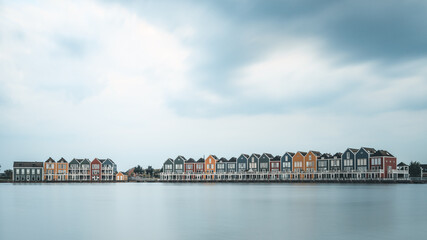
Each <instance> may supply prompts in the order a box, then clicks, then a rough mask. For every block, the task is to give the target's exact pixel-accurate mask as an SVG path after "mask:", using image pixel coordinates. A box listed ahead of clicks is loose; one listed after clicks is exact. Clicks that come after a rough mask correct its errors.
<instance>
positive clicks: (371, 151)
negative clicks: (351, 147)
mask: <svg viewBox="0 0 427 240" xmlns="http://www.w3.org/2000/svg"><path fill="white" fill-rule="evenodd" d="M360 149H365V151H366V152H368V153H369V154H374V153H375V152H376V150H375V148H369V147H361V148H360Z"/></svg>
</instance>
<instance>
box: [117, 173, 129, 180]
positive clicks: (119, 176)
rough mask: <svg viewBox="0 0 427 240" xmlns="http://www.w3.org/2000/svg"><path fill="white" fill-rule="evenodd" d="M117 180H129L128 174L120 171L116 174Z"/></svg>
mask: <svg viewBox="0 0 427 240" xmlns="http://www.w3.org/2000/svg"><path fill="white" fill-rule="evenodd" d="M116 181H117V182H127V181H128V175H126V174H125V173H123V172H118V173H117V174H116Z"/></svg>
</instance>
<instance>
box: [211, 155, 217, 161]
mask: <svg viewBox="0 0 427 240" xmlns="http://www.w3.org/2000/svg"><path fill="white" fill-rule="evenodd" d="M209 157H212V158H213V159H215V160H217V161H218V157H217V156H216V155H209Z"/></svg>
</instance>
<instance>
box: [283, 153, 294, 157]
mask: <svg viewBox="0 0 427 240" xmlns="http://www.w3.org/2000/svg"><path fill="white" fill-rule="evenodd" d="M286 154H288V155H289V156H291V157H293V156H295V153H294V152H286V153H285V154H283V156H285V155H286Z"/></svg>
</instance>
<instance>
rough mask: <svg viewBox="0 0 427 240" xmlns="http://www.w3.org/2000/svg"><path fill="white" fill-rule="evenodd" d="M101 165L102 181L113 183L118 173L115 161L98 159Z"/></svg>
mask: <svg viewBox="0 0 427 240" xmlns="http://www.w3.org/2000/svg"><path fill="white" fill-rule="evenodd" d="M98 160H99V161H100V162H101V163H102V166H101V180H102V181H113V180H115V176H116V173H117V166H116V164H115V163H114V162H113V160H111V159H109V158H107V159H98Z"/></svg>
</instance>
